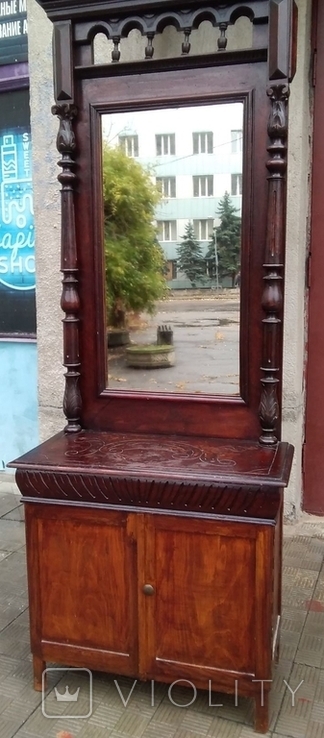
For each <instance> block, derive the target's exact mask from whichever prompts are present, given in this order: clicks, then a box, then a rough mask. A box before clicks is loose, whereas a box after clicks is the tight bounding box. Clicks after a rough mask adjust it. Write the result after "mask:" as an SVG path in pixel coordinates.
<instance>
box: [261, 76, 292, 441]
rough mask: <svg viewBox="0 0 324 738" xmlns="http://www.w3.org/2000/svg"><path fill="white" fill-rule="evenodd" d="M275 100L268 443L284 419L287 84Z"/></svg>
mask: <svg viewBox="0 0 324 738" xmlns="http://www.w3.org/2000/svg"><path fill="white" fill-rule="evenodd" d="M267 95H268V97H269V98H270V101H271V109H270V116H269V123H268V134H269V138H270V145H269V146H268V149H267V150H268V152H269V155H270V156H269V159H268V161H267V169H268V171H269V176H268V183H269V184H268V188H269V189H268V214H267V240H266V249H265V263H264V265H263V267H264V270H265V275H264V277H263V279H264V282H265V285H264V290H263V296H262V307H263V311H264V313H265V317H264V318H263V321H262V323H263V356H262V367H261V371H262V375H263V376H262V378H261V385H262V392H261V401H260V407H259V415H260V421H261V428H262V434H261V437H260V442H261V443H263V444H265V445H272V444H275V443H277V441H278V436H277V427H278V422H279V419H280V407H279V401H278V384H279V381H280V376H279V367H280V364H281V361H280V358H281V352H282V305H283V290H284V284H283V280H284V272H283V270H284V247H285V228H286V218H285V215H286V169H287V132H288V118H287V112H288V97H289V88H288V85H287V84H280V85H273V86H272V87H270V88H269V89H268V90H267Z"/></svg>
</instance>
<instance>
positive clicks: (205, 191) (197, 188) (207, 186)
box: [192, 174, 214, 197]
mask: <svg viewBox="0 0 324 738" xmlns="http://www.w3.org/2000/svg"><path fill="white" fill-rule="evenodd" d="M192 180H193V195H194V197H212V196H213V194H214V177H213V175H212V174H208V175H207V176H201V177H193V178H192Z"/></svg>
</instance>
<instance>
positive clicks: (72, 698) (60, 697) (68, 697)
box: [54, 686, 80, 702]
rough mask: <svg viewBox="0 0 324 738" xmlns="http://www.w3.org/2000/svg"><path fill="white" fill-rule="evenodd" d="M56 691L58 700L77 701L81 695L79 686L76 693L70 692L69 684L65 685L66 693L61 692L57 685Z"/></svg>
mask: <svg viewBox="0 0 324 738" xmlns="http://www.w3.org/2000/svg"><path fill="white" fill-rule="evenodd" d="M54 692H55V697H56V699H57V701H58V702H76V701H77V699H78V696H79V692H80V687H78V689H77V691H76V692H74V694H70V692H69V687H68V686H66V687H65V692H64V694H61V693H60V692H59V691H58V689H56V687H54Z"/></svg>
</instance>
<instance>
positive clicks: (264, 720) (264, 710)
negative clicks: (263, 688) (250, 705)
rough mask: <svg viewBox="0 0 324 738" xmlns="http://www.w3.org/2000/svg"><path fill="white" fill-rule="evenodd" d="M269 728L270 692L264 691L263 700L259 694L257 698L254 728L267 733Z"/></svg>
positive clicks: (256, 730) (257, 731) (258, 731)
mask: <svg viewBox="0 0 324 738" xmlns="http://www.w3.org/2000/svg"><path fill="white" fill-rule="evenodd" d="M262 703H263V704H262ZM268 728H269V692H264V695H263V700H261V695H260V694H258V695H257V697H256V698H255V716H254V730H255V732H256V733H266V732H267V730H268Z"/></svg>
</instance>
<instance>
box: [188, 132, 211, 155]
mask: <svg viewBox="0 0 324 738" xmlns="http://www.w3.org/2000/svg"><path fill="white" fill-rule="evenodd" d="M192 147H193V153H194V154H212V153H213V132H212V131H202V132H199V133H193V134H192Z"/></svg>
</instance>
